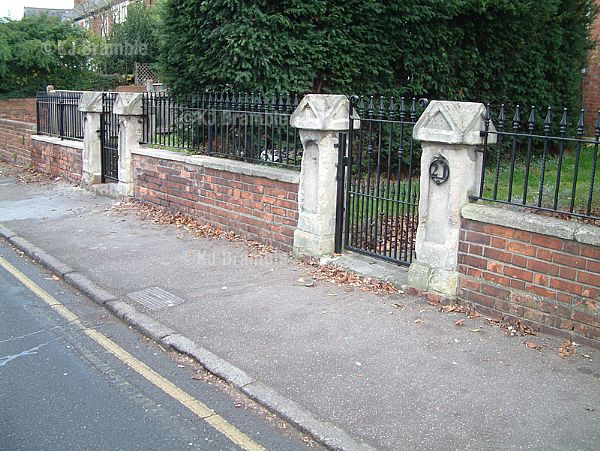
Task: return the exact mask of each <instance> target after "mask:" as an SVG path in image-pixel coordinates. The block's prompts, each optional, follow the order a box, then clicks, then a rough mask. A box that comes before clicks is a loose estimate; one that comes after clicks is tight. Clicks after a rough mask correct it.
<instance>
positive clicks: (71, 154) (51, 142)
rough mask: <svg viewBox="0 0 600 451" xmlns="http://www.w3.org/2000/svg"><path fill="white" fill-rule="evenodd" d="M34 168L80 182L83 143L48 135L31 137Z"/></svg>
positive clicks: (76, 182)
mask: <svg viewBox="0 0 600 451" xmlns="http://www.w3.org/2000/svg"><path fill="white" fill-rule="evenodd" d="M31 144H32V149H31V163H32V166H33V168H34V169H36V170H38V171H40V172H43V173H45V174H50V175H53V176H56V177H62V178H64V179H65V180H67V181H69V182H71V183H74V184H80V183H81V174H82V170H83V160H82V152H83V143H81V142H78V141H69V140H61V139H60V138H52V137H49V136H39V135H36V136H32V137H31Z"/></svg>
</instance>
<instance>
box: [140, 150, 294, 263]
mask: <svg viewBox="0 0 600 451" xmlns="http://www.w3.org/2000/svg"><path fill="white" fill-rule="evenodd" d="M133 167H134V183H135V197H137V198H139V199H141V200H143V201H145V202H148V203H151V204H155V205H161V206H164V207H167V208H169V209H170V210H172V211H174V212H181V213H182V214H185V215H188V216H191V217H194V218H197V219H199V220H201V221H206V222H208V223H210V224H212V225H214V226H221V227H223V228H224V229H225V230H227V231H233V232H235V233H238V234H240V235H241V236H244V237H245V238H247V239H251V240H257V241H260V242H262V243H265V244H268V245H271V246H273V247H277V248H279V249H282V250H284V251H291V250H292V245H293V237H294V230H295V229H296V226H297V222H298V183H299V178H300V174H299V173H298V172H295V171H292V170H287V169H280V168H272V167H267V166H260V165H256V164H251V163H245V162H238V161H231V160H224V159H219V158H212V157H206V156H189V155H184V154H180V153H176V152H170V151H165V150H156V149H146V148H143V149H135V150H133Z"/></svg>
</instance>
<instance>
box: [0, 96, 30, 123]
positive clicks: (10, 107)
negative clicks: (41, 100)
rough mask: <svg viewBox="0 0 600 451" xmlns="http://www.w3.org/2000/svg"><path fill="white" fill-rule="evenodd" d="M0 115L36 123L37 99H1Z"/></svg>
mask: <svg viewBox="0 0 600 451" xmlns="http://www.w3.org/2000/svg"><path fill="white" fill-rule="evenodd" d="M0 117H1V118H5V119H12V120H15V121H22V122H30V123H32V124H35V123H36V122H37V114H36V111H35V99H7V100H0Z"/></svg>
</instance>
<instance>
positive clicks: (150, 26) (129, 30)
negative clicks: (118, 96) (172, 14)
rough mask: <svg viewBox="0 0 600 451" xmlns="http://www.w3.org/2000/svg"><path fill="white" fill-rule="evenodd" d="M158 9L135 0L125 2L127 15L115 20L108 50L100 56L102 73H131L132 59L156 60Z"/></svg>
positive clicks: (141, 61)
mask: <svg viewBox="0 0 600 451" xmlns="http://www.w3.org/2000/svg"><path fill="white" fill-rule="evenodd" d="M158 20H159V18H158V13H157V11H156V10H155V9H154V8H149V7H147V6H146V5H145V4H144V3H143V2H142V1H140V0H138V1H135V2H133V3H131V4H129V5H128V7H127V19H126V20H125V21H124V22H123V23H120V24H115V25H114V26H113V28H112V31H111V33H110V36H109V39H108V41H107V44H108V49H109V51H108V52H106V53H107V55H106V56H104V57H103V58H102V61H101V67H102V68H103V70H104V71H105V73H116V74H120V75H131V74H133V73H134V71H135V63H156V62H157V61H158V55H159V46H158V39H159V38H158V33H159V25H158Z"/></svg>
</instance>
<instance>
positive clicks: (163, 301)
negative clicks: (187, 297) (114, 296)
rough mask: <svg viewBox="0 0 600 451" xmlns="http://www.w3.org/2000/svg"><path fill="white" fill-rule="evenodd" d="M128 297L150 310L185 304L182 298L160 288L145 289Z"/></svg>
mask: <svg viewBox="0 0 600 451" xmlns="http://www.w3.org/2000/svg"><path fill="white" fill-rule="evenodd" d="M128 296H129V297H130V298H131V299H133V300H134V301H136V302H139V303H140V304H142V305H143V306H144V307H147V308H149V309H150V310H160V309H163V308H167V307H173V306H174V305H177V304H183V303H184V302H185V301H184V300H183V299H181V298H180V297H178V296H175V295H174V294H171V293H169V292H168V291H165V290H163V289H162V288H159V287H150V288H145V289H143V290H140V291H136V292H135V293H129V295H128Z"/></svg>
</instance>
